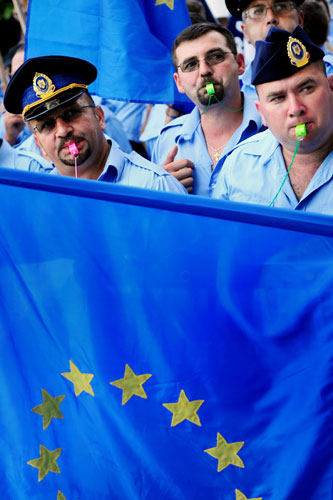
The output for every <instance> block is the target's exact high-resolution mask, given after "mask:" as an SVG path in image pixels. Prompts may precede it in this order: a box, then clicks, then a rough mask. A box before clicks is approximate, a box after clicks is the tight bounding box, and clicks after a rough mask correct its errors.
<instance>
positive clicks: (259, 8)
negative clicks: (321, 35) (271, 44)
mask: <svg viewBox="0 0 333 500" xmlns="http://www.w3.org/2000/svg"><path fill="white" fill-rule="evenodd" d="M302 2H303V0H295V1H289V0H287V1H276V0H252V1H251V0H226V7H227V9H228V10H229V12H230V13H231V14H232V15H233V16H234V17H235V18H236V19H239V20H242V21H243V24H242V31H243V35H244V37H245V39H246V40H247V41H248V42H249V43H250V44H251V45H252V46H253V47H255V44H256V41H258V40H265V38H266V36H267V33H268V31H269V29H270V28H271V26H276V27H277V28H281V29H284V30H286V31H290V32H291V31H293V30H294V29H295V28H296V26H298V25H299V26H302V25H303V18H304V15H303V12H302V10H301V4H302ZM251 78H252V64H251V63H250V64H249V65H248V66H247V68H246V70H245V72H244V73H243V75H241V77H240V79H241V88H242V92H244V94H245V95H246V96H248V97H249V98H251V99H253V100H255V99H257V97H258V96H257V93H256V91H255V88H254V86H253V85H252V84H251Z"/></svg>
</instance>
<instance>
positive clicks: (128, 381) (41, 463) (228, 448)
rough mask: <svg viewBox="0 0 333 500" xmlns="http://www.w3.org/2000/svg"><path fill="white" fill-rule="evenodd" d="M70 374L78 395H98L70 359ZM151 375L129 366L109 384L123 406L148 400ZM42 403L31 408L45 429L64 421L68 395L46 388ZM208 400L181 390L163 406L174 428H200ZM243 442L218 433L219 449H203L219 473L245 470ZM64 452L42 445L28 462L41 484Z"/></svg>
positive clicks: (67, 374) (61, 499)
mask: <svg viewBox="0 0 333 500" xmlns="http://www.w3.org/2000/svg"><path fill="white" fill-rule="evenodd" d="M69 366H70V371H69V372H64V373H61V375H62V376H63V377H65V378H66V379H67V380H69V381H70V382H72V384H73V386H74V393H75V396H76V397H78V396H79V395H80V394H81V393H82V392H86V393H87V394H90V395H91V396H95V394H94V391H93V389H92V387H91V381H92V379H93V377H94V375H93V374H91V373H82V372H81V371H80V370H79V369H78V368H77V366H76V365H75V364H74V363H73V362H72V361H71V360H70V362H69ZM151 376H152V374H150V373H146V374H141V375H136V374H135V373H134V371H133V370H132V368H131V367H130V366H129V365H128V364H126V365H125V372H124V377H123V378H121V379H118V380H114V381H113V382H110V384H111V385H113V386H115V387H117V388H119V389H121V390H122V391H123V392H122V405H125V404H126V403H128V401H129V400H130V399H131V398H132V396H138V397H141V398H144V399H147V394H146V392H145V390H144V388H143V384H144V383H145V382H147V380H148V379H149V378H150V377H151ZM42 397H43V403H42V404H40V405H38V406H35V407H34V408H32V411H33V412H35V413H37V414H39V415H42V417H43V430H45V429H47V427H48V426H49V425H50V423H51V421H52V419H53V418H60V419H63V418H64V416H63V414H62V412H61V410H60V404H61V403H62V401H63V400H64V398H65V395H61V396H55V397H52V396H51V395H50V394H49V393H48V392H47V391H46V390H45V389H42ZM204 402H205V401H204V400H203V399H200V400H194V401H190V400H189V399H188V397H187V395H186V394H185V391H184V389H181V391H180V394H179V398H178V401H177V402H172V403H163V406H164V407H165V408H166V409H167V410H169V411H170V412H171V413H172V420H171V424H170V426H171V427H174V426H176V425H179V424H180V423H181V422H183V421H184V420H188V421H189V422H191V423H193V424H195V425H198V426H201V422H200V418H199V415H198V411H199V409H200V407H201V406H202V404H203V403H204ZM244 444H245V443H244V441H239V442H234V443H228V442H227V441H226V439H225V438H224V437H223V436H222V435H221V434H220V433H219V432H218V433H217V442H216V446H214V447H212V448H208V449H206V450H203V451H204V452H205V453H207V454H208V455H210V456H212V457H213V458H215V459H217V461H218V464H217V471H218V472H220V471H222V470H224V469H225V468H226V467H228V466H229V465H234V466H236V467H241V468H244V467H245V466H244V463H243V461H242V459H241V458H240V457H239V456H238V452H239V451H240V450H241V448H242V447H243V446H244ZM61 451H62V449H61V448H57V449H56V450H53V451H51V450H48V449H47V448H46V447H45V446H43V445H42V444H41V445H40V457H39V458H36V459H33V460H29V461H28V462H27V463H28V464H29V465H31V466H32V467H36V468H37V469H39V474H38V481H42V480H43V479H44V477H45V476H46V475H47V474H48V473H49V472H54V473H58V474H59V473H60V472H61V471H60V468H59V466H58V464H57V459H58V458H59V457H60V454H61ZM235 495H236V498H235V500H262V497H257V498H248V497H246V496H245V495H244V493H242V492H241V491H240V490H237V489H236V490H235ZM57 500H66V498H65V496H64V495H63V493H62V492H61V491H60V490H59V491H58V496H57Z"/></svg>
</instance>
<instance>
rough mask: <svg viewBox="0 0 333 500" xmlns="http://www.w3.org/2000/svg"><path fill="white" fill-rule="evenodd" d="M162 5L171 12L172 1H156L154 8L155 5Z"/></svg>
mask: <svg viewBox="0 0 333 500" xmlns="http://www.w3.org/2000/svg"><path fill="white" fill-rule="evenodd" d="M164 3H165V5H167V6H168V7H169V9H171V10H173V7H174V0H156V2H155V7H156V5H163V4H164Z"/></svg>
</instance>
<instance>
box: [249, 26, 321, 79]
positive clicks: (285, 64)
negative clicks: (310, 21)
mask: <svg viewBox="0 0 333 500" xmlns="http://www.w3.org/2000/svg"><path fill="white" fill-rule="evenodd" d="M324 55H325V54H324V52H323V51H322V50H321V49H320V48H319V47H318V46H317V45H315V44H314V43H313V42H312V41H311V40H310V38H309V37H308V35H307V34H306V33H305V31H304V30H302V28H301V27H300V26H297V27H296V28H295V29H294V31H293V32H292V33H289V31H285V30H282V29H280V28H276V27H275V26H272V27H271V28H270V30H269V32H268V35H267V37H266V40H264V41H262V40H260V41H257V42H256V53H255V57H254V59H253V61H252V84H253V85H259V84H260V83H267V82H273V81H275V80H282V79H283V78H288V77H289V76H292V75H293V74H295V73H297V71H299V70H300V69H303V68H304V67H305V66H306V65H307V64H311V63H313V62H315V61H318V60H320V59H323V57H324Z"/></svg>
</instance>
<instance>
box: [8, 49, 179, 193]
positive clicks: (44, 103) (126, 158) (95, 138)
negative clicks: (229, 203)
mask: <svg viewBox="0 0 333 500" xmlns="http://www.w3.org/2000/svg"><path fill="white" fill-rule="evenodd" d="M96 76H97V70H96V68H95V66H93V65H92V64H90V63H89V62H87V61H84V60H82V59H77V58H72V57H66V56H44V57H36V58H32V59H28V60H27V61H25V63H23V65H22V66H21V67H20V68H19V69H18V70H17V71H16V73H15V74H14V76H13V78H12V79H11V81H10V83H9V85H8V87H7V91H6V94H5V97H4V105H5V108H6V109H7V111H9V112H11V113H17V114H18V113H22V116H23V118H24V120H25V122H26V123H27V124H28V125H29V127H30V128H31V130H32V131H33V133H34V136H35V138H36V141H37V143H38V145H39V147H40V148H41V149H42V150H43V151H44V153H45V155H46V157H48V159H49V160H50V161H51V162H52V163H53V165H54V166H55V169H54V170H53V172H52V173H58V174H60V175H65V176H71V177H74V176H77V177H81V178H86V179H92V180H102V181H107V182H117V183H119V184H124V185H129V186H136V187H143V188H149V189H156V190H164V191H173V192H178V193H186V190H185V189H184V188H183V186H182V185H181V184H180V183H179V182H178V181H177V180H176V179H174V178H173V177H172V176H171V175H169V174H168V173H167V172H166V171H165V170H164V169H163V168H162V167H159V166H158V165H155V164H153V163H152V162H149V161H148V160H146V159H145V158H142V157H141V156H140V155H138V154H137V153H135V152H132V153H130V154H126V153H124V152H123V151H121V149H120V148H119V147H118V145H117V144H116V143H114V142H112V141H111V140H110V139H109V138H107V137H106V136H105V135H104V133H103V131H104V130H105V120H104V113H103V110H102V108H101V107H100V106H95V104H94V102H93V100H92V98H91V96H90V95H89V93H88V85H89V84H91V83H92V82H93V81H94V80H95V79H96Z"/></svg>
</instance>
